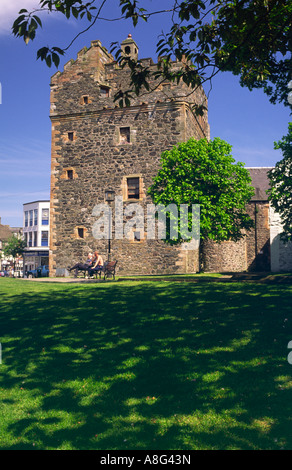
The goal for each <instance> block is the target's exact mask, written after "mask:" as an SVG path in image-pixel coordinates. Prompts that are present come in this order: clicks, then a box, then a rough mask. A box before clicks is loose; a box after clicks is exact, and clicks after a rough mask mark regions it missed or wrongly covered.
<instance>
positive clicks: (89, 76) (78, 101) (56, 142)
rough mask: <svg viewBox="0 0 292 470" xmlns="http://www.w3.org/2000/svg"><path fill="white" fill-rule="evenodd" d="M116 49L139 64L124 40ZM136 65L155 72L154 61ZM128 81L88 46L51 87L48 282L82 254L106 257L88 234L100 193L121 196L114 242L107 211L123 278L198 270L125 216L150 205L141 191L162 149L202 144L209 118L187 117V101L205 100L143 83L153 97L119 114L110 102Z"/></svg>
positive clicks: (95, 44)
mask: <svg viewBox="0 0 292 470" xmlns="http://www.w3.org/2000/svg"><path fill="white" fill-rule="evenodd" d="M121 49H122V51H123V53H124V54H127V55H130V57H133V58H137V57H138V47H137V44H136V43H135V41H134V40H133V39H132V37H131V36H130V35H129V37H128V38H127V39H126V40H125V41H123V42H122V44H121ZM139 60H140V62H141V63H142V65H148V66H149V67H150V68H154V67H155V66H156V65H155V64H154V63H153V61H152V59H151V58H148V59H139ZM180 66H181V63H179V62H174V63H173V67H180ZM129 74H130V71H129V68H128V67H125V68H120V67H119V66H118V65H117V63H116V62H115V61H114V59H113V57H112V56H111V55H110V54H109V52H108V51H107V50H106V49H105V48H104V47H103V46H102V44H101V43H100V41H92V42H91V47H90V48H89V49H87V48H84V49H82V50H81V51H80V52H79V53H78V54H77V59H76V60H70V61H69V62H68V63H67V64H65V66H64V71H63V72H60V71H58V72H57V73H56V74H55V75H54V76H53V77H52V79H51V111H50V118H51V123H52V155H51V210H50V212H51V216H50V217H51V219H50V275H51V276H54V275H55V274H56V273H58V272H60V271H58V270H64V269H65V268H66V267H67V266H68V265H72V263H73V262H76V261H81V260H84V259H86V256H87V253H88V251H89V250H90V251H94V250H98V251H99V252H100V253H101V255H102V256H103V258H104V259H106V258H107V257H108V251H109V243H108V240H107V239H106V237H105V238H104V239H97V238H96V236H95V235H94V233H93V231H92V229H93V227H94V224H95V223H96V220H97V216H96V212H95V207H96V205H98V204H102V203H104V204H105V203H106V199H105V198H106V191H112V192H113V193H114V195H115V196H116V197H117V196H119V198H120V201H122V202H121V207H122V209H123V210H124V224H127V223H128V225H127V227H128V228H127V233H126V235H127V236H125V237H124V239H120V238H119V239H117V238H115V231H116V225H115V222H116V220H115V210H114V207H113V204H114V203H113V202H108V203H106V204H109V205H110V207H111V208H112V239H111V242H110V253H111V259H115V260H117V261H118V267H119V273H120V274H134V273H139V274H156V273H186V272H194V271H196V270H197V252H196V251H195V250H184V249H182V247H169V246H167V245H166V244H165V243H164V242H163V241H162V240H158V239H150V240H149V239H148V238H147V224H146V222H145V225H144V229H141V228H139V227H138V228H137V226H133V227H131V224H130V220H131V217H130V216H129V214H130V212H129V211H131V204H132V203H138V204H139V205H140V206H141V207H142V208H144V209H145V212H144V213H145V214H146V204H147V203H149V202H151V200H150V198H149V196H148V195H147V189H148V188H149V186H150V185H151V183H152V178H153V177H154V176H155V175H156V174H157V170H158V168H159V161H160V155H161V153H162V152H163V151H164V150H168V149H170V148H172V147H173V146H174V145H176V144H177V143H179V142H182V141H186V140H188V139H189V138H190V137H194V138H196V139H200V138H202V137H207V138H209V125H208V118H207V113H205V115H204V116H203V117H198V116H196V115H195V114H194V112H193V110H192V105H193V104H194V103H196V104H202V103H204V104H205V106H206V103H207V100H206V96H205V94H204V91H203V90H202V89H200V90H196V91H194V92H193V93H192V94H190V91H191V90H190V89H189V88H188V87H187V86H186V85H185V84H183V83H181V84H179V85H175V84H172V83H167V82H164V83H163V84H161V85H159V86H158V87H157V83H150V85H152V86H153V89H154V91H151V92H149V93H147V94H144V95H141V96H139V97H136V98H134V99H133V100H132V101H131V105H130V106H129V107H126V108H120V107H118V105H117V103H116V102H114V100H113V98H114V95H115V93H116V92H117V91H118V90H119V89H120V88H122V89H126V88H127V84H128V83H129ZM155 87H156V88H155ZM113 193H112V194H113ZM132 220H133V219H132ZM105 230H106V228H105Z"/></svg>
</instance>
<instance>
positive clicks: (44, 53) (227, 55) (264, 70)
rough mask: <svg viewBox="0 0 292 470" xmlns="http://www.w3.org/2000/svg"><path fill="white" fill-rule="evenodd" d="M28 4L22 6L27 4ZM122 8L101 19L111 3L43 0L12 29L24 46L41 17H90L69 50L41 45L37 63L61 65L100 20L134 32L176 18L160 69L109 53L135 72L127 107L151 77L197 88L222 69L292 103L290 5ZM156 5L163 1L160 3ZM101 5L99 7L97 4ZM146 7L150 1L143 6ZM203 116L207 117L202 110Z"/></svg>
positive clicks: (197, 3) (216, 0) (264, 0)
mask: <svg viewBox="0 0 292 470" xmlns="http://www.w3.org/2000/svg"><path fill="white" fill-rule="evenodd" d="M23 1H25V0H23ZM116 1H117V4H119V7H120V9H121V16H120V17H119V18H104V17H103V16H102V15H103V10H104V8H105V6H106V4H107V3H108V0H100V1H97V0H91V1H86V0H40V1H39V4H40V7H39V8H38V9H37V10H34V11H32V12H28V11H27V10H25V9H22V10H20V12H19V17H18V18H17V19H16V20H15V22H14V24H13V28H12V31H13V34H14V35H15V36H18V37H22V38H23V39H24V41H25V42H26V43H27V42H28V41H29V40H33V39H34V38H35V36H36V32H37V29H38V28H39V27H41V26H42V22H41V19H40V18H39V16H38V15H37V14H36V13H38V12H39V11H48V12H49V13H52V12H59V13H60V14H63V15H65V17H66V18H67V19H69V18H71V17H75V18H76V19H82V18H86V19H87V20H88V22H89V26H88V27H87V28H85V29H84V30H83V31H80V32H79V33H78V34H77V35H76V36H75V37H74V38H73V39H72V41H71V42H70V44H69V45H68V46H67V47H65V48H63V49H62V48H60V47H58V46H53V47H42V48H41V49H39V50H38V53H37V57H38V58H40V59H41V60H45V62H46V63H47V65H48V66H51V65H52V63H54V64H55V66H56V67H58V65H59V61H60V55H63V54H64V53H65V52H66V51H67V50H68V49H69V47H70V46H71V44H72V43H73V42H74V41H75V40H76V38H77V37H79V36H80V34H82V33H83V32H85V31H88V30H89V29H90V28H92V27H94V25H96V23H97V22H98V21H104V20H111V21H118V20H122V19H129V20H131V21H132V23H133V25H134V26H136V25H137V24H138V23H139V21H141V20H143V21H146V22H147V21H150V20H151V17H152V16H153V15H158V14H160V15H162V14H164V15H171V20H172V26H171V28H170V30H169V31H168V32H166V33H164V34H161V35H160V36H158V38H157V39H158V41H157V53H158V54H159V55H160V56H162V57H163V58H162V59H161V60H160V61H159V64H158V68H157V70H155V71H150V69H149V68H148V67H146V66H142V65H141V64H139V62H138V63H136V62H135V61H133V60H131V59H130V58H123V57H122V56H121V50H120V49H119V48H118V46H117V44H115V45H113V49H112V52H113V53H115V57H116V60H117V61H118V62H119V64H120V65H121V66H125V64H128V65H129V66H130V67H131V69H132V74H131V79H132V83H131V90H125V91H124V95H123V96H122V97H121V95H120V96H119V97H118V98H117V99H119V100H120V99H121V98H124V103H125V102H126V101H127V103H126V104H128V103H129V101H128V98H129V96H130V91H132V92H134V93H136V94H139V93H140V92H141V90H143V91H145V90H146V91H148V90H149V87H150V85H149V83H150V79H151V78H153V79H154V80H156V81H157V84H158V82H159V81H163V80H166V79H167V80H171V81H174V82H179V81H180V80H183V81H184V82H185V83H187V84H188V85H190V87H191V88H192V89H193V88H196V87H198V86H200V85H201V84H202V83H204V82H206V81H209V82H211V80H212V78H213V77H214V76H215V75H216V74H217V73H218V72H219V71H231V72H232V73H233V74H235V75H238V76H239V77H240V83H241V85H242V86H247V87H248V88H249V89H253V88H262V89H263V90H264V92H265V93H266V94H267V95H268V96H269V98H270V101H271V102H272V103H276V102H282V103H284V105H288V103H287V99H286V86H287V83H288V82H289V80H290V78H291V77H290V74H291V46H292V37H291V22H292V2H289V1H287V0H205V1H203V0H180V1H178V0H169V8H168V9H165V10H160V9H157V10H156V11H147V10H146V9H145V8H144V7H143V0H140V1H139V0H116ZM157 3H159V2H157ZM95 5H97V6H95ZM144 5H145V3H144ZM173 58H175V59H179V60H181V59H182V58H184V61H183V65H182V67H181V68H180V69H178V70H174V69H173V68H172V67H171V59H173ZM198 112H202V110H201V109H198Z"/></svg>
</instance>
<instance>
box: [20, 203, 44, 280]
mask: <svg viewBox="0 0 292 470" xmlns="http://www.w3.org/2000/svg"><path fill="white" fill-rule="evenodd" d="M49 233H50V201H49V200H43V201H33V202H28V203H26V204H23V239H24V240H25V242H26V245H27V248H26V250H25V252H24V254H23V259H24V272H27V271H30V270H32V269H36V268H37V267H38V266H43V265H48V264H49Z"/></svg>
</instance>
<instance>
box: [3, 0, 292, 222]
mask: <svg viewBox="0 0 292 470" xmlns="http://www.w3.org/2000/svg"><path fill="white" fill-rule="evenodd" d="M117 4H118V1H117V0H108V7H107V8H106V10H105V12H104V16H107V17H118V16H119V10H118V9H117V7H116V5H117ZM141 4H142V5H148V8H149V11H153V10H155V8H157V1H156V2H155V0H153V1H151V0H143V1H142V0H141ZM155 4H156V7H155ZM169 4H170V2H169V0H159V9H163V8H164V7H166V8H167V7H169ZM37 5H38V1H37V0H13V2H12V0H0V82H1V85H2V103H1V105H0V217H1V222H2V224H9V225H11V226H21V225H22V210H23V207H22V205H23V204H24V203H27V202H31V201H35V200H41V199H49V197H50V152H51V123H50V119H49V107H50V86H49V84H50V77H51V76H52V75H53V74H54V73H55V72H56V69H55V67H52V68H51V69H49V68H48V67H47V66H46V65H45V64H44V63H43V62H40V61H37V60H36V51H37V50H38V49H39V48H40V47H42V46H47V45H49V46H60V47H65V46H67V45H68V44H69V42H70V40H71V39H72V38H73V37H74V36H75V35H76V34H77V33H78V31H79V27H80V23H78V22H77V21H76V20H70V21H67V20H65V19H63V18H62V15H61V16H60V17H59V16H57V15H54V16H53V18H50V17H49V16H48V15H47V14H42V15H41V18H42V20H43V29H41V30H40V32H39V34H38V35H37V39H35V40H34V41H33V42H30V43H29V44H28V45H25V43H24V42H23V40H20V39H16V38H14V37H13V36H12V35H11V32H10V31H11V25H12V22H13V19H15V17H16V16H17V13H18V11H19V9H21V8H26V9H27V10H30V8H31V7H32V6H37ZM83 24H84V26H87V25H88V23H86V22H85V21H84V23H83ZM167 27H168V21H167V19H166V17H165V16H163V15H160V16H157V17H152V20H151V21H150V22H149V23H144V22H143V23H141V24H140V25H138V26H137V27H136V28H134V27H133V26H132V24H131V23H130V22H128V21H120V22H106V21H100V22H98V23H97V25H95V27H94V28H93V29H91V30H90V31H88V32H87V33H85V34H83V35H81V36H80V37H79V38H78V39H77V40H76V41H75V42H74V43H73V45H72V47H71V48H70V49H69V51H68V52H67V55H66V56H65V57H64V58H63V59H62V61H61V64H60V67H59V69H60V70H63V65H64V63H66V62H67V61H68V60H69V59H71V58H73V59H75V58H76V57H77V52H78V51H79V50H81V49H82V48H83V47H84V46H87V47H89V46H90V42H91V41H92V40H94V39H99V40H100V41H101V42H102V44H103V46H105V47H106V48H107V49H108V50H109V49H110V45H111V42H112V41H119V42H121V41H122V40H124V39H125V38H126V37H127V35H128V34H129V33H131V34H132V36H133V38H134V39H135V41H136V42H137V44H138V46H139V56H140V57H152V58H153V60H155V61H156V41H157V35H158V34H160V33H161V31H162V30H163V29H164V30H167ZM207 91H208V89H206V92H207ZM287 95H288V90H287ZM289 121H291V116H290V112H289V109H288V108H286V107H284V106H283V105H279V104H278V105H272V104H270V103H269V101H268V98H267V97H266V96H265V95H264V93H263V92H262V91H260V90H254V91H252V92H250V91H249V90H247V89H244V88H242V87H240V85H239V82H238V78H237V77H234V76H232V75H231V74H229V73H223V74H218V75H217V77H216V78H215V79H214V81H213V87H212V91H211V94H210V95H209V124H210V129H211V138H212V139H213V138H214V137H220V138H221V139H223V140H226V141H227V142H228V143H229V144H231V145H232V147H233V152H232V153H233V156H234V158H235V160H237V161H242V162H243V163H245V165H246V166H247V167H250V166H253V167H261V166H268V167H269V166H273V165H274V164H275V163H276V162H277V161H278V160H280V159H281V157H282V155H281V153H280V151H279V150H274V141H278V140H279V139H281V138H282V136H283V135H285V134H286V133H287V129H288V122H289Z"/></svg>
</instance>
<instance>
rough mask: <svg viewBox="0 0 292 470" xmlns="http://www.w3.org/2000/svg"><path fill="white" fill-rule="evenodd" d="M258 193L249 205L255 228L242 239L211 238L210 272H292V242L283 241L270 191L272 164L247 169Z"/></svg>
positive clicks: (207, 251) (207, 256)
mask: <svg viewBox="0 0 292 470" xmlns="http://www.w3.org/2000/svg"><path fill="white" fill-rule="evenodd" d="M247 170H248V171H249V173H250V176H251V180H252V183H251V184H252V186H253V187H254V189H255V194H254V196H253V197H252V199H251V201H250V202H249V204H248V206H247V212H248V214H249V215H250V217H251V219H252V220H253V222H254V228H253V229H252V230H250V231H249V232H248V233H246V234H245V235H246V236H245V237H244V238H242V240H240V241H239V242H236V243H235V242H232V241H226V242H223V243H220V244H219V243H214V242H212V241H208V242H207V244H206V246H205V250H204V252H205V253H204V254H205V260H206V271H208V272H244V271H250V272H252V271H256V272H269V271H272V272H291V271H292V243H291V242H289V243H287V244H284V243H283V242H282V241H281V236H280V235H281V232H282V231H283V229H282V224H281V220H280V217H279V215H278V214H277V213H276V212H275V211H274V210H273V208H272V207H271V205H270V203H269V200H268V194H267V191H268V189H269V178H268V172H269V170H271V168H270V167H260V168H256V167H254V168H247Z"/></svg>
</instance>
